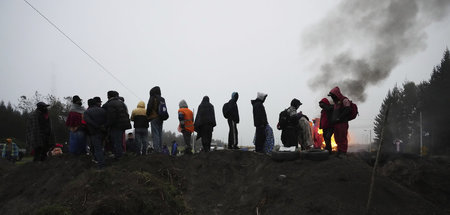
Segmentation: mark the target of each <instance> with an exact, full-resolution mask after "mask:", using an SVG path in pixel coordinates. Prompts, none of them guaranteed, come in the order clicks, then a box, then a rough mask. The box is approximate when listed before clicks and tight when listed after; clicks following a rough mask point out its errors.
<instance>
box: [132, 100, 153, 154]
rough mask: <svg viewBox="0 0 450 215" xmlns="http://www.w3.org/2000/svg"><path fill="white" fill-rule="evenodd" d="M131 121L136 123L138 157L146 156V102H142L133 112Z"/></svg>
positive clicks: (135, 134) (135, 133)
mask: <svg viewBox="0 0 450 215" xmlns="http://www.w3.org/2000/svg"><path fill="white" fill-rule="evenodd" d="M130 120H131V121H133V122H134V138H135V140H134V141H135V144H136V145H135V149H136V151H135V152H136V154H137V155H146V154H147V147H148V123H149V122H148V118H147V110H146V109H145V103H144V101H140V102H139V103H138V105H137V108H136V109H134V110H133V111H132V112H131V118H130Z"/></svg>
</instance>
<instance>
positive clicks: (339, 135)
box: [328, 87, 351, 157]
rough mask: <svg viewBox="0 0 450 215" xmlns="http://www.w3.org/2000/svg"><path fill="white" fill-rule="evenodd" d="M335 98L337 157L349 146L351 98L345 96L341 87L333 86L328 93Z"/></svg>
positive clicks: (344, 152)
mask: <svg viewBox="0 0 450 215" xmlns="http://www.w3.org/2000/svg"><path fill="white" fill-rule="evenodd" d="M328 96H330V97H331V98H332V99H333V102H334V107H333V108H334V109H333V114H332V117H331V119H332V120H331V122H332V123H333V128H334V140H335V141H336V144H337V147H338V152H337V157H340V156H342V155H345V154H346V153H347V148H348V139H347V134H348V117H349V116H350V114H351V107H350V100H349V99H348V98H347V97H345V96H343V95H342V93H341V90H340V89H339V87H335V88H333V89H332V90H331V91H330V93H329V94H328Z"/></svg>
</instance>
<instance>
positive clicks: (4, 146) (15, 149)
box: [1, 143, 19, 158]
mask: <svg viewBox="0 0 450 215" xmlns="http://www.w3.org/2000/svg"><path fill="white" fill-rule="evenodd" d="M9 147H10V150H8V148H9ZM1 148H2V158H6V157H7V155H6V152H9V153H11V154H10V155H11V156H12V157H19V147H18V146H17V144H16V143H11V146H8V144H7V143H5V144H2V145H1Z"/></svg>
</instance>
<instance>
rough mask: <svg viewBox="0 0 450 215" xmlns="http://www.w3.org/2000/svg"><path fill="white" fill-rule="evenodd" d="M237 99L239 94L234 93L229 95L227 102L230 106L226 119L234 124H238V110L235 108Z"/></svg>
mask: <svg viewBox="0 0 450 215" xmlns="http://www.w3.org/2000/svg"><path fill="white" fill-rule="evenodd" d="M238 98H239V94H238V93H236V92H234V93H233V94H232V95H231V99H230V101H228V103H229V105H230V112H229V113H230V117H228V119H230V120H232V121H233V122H235V123H239V109H238V106H237V101H238Z"/></svg>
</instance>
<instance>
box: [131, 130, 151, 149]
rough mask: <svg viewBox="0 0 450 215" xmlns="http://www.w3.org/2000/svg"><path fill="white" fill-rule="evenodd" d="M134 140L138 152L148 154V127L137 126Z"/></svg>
mask: <svg viewBox="0 0 450 215" xmlns="http://www.w3.org/2000/svg"><path fill="white" fill-rule="evenodd" d="M134 141H135V143H136V154H138V155H140V154H141V155H146V154H147V147H148V129H147V128H135V129H134Z"/></svg>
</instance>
